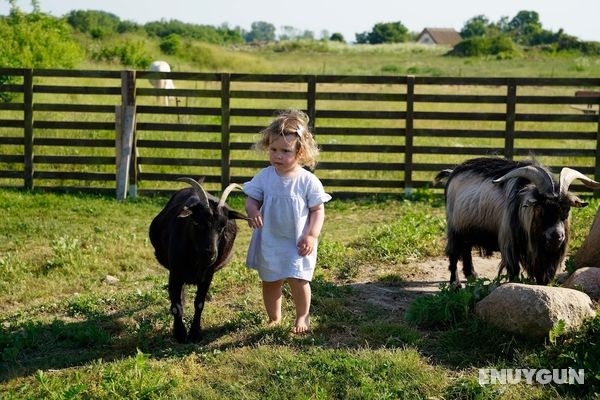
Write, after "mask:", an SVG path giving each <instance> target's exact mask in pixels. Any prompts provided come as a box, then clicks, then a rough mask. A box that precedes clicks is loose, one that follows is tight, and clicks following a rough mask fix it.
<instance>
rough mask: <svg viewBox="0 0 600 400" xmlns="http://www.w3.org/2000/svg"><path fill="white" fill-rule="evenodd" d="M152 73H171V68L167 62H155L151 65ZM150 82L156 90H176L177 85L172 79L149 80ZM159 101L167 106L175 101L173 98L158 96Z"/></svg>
mask: <svg viewBox="0 0 600 400" xmlns="http://www.w3.org/2000/svg"><path fill="white" fill-rule="evenodd" d="M150 71H154V72H171V66H170V65H169V63H167V62H166V61H153V62H152V64H150ZM149 81H150V84H151V85H152V86H153V87H154V88H155V89H175V84H173V81H172V80H171V79H149ZM157 99H158V100H159V101H160V103H161V104H162V105H165V106H168V105H169V101H175V97H173V96H158V97H157Z"/></svg>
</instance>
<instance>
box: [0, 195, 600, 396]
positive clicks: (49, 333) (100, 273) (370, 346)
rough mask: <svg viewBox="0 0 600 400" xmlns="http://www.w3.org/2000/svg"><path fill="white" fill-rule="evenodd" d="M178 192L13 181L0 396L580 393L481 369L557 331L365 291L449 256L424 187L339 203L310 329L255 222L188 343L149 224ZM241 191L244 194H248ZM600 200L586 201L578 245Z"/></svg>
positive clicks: (5, 246)
mask: <svg viewBox="0 0 600 400" xmlns="http://www.w3.org/2000/svg"><path fill="white" fill-rule="evenodd" d="M165 201H166V198H161V197H157V198H142V199H138V200H135V201H133V200H129V201H126V202H121V203H118V202H115V201H114V200H113V199H111V198H106V197H101V196H93V195H68V194H51V193H46V194H39V193H27V192H21V191H13V190H2V191H0V208H2V215H3V218H2V219H1V220H0V271H1V273H2V280H0V300H1V301H0V310H1V313H0V315H1V316H0V397H2V398H6V399H11V398H15V399H16V398H61V399H62V398H86V399H87V398H99V399H108V398H110V399H113V398H123V399H132V398H133V399H148V398H150V399H154V398H249V399H252V398H257V399H258V398H323V399H325V398H373V397H382V398H411V399H412V398H422V399H426V398H454V399H463V398H486V399H487V398H489V399H492V398H555V396H558V395H559V394H560V395H565V396H566V398H569V396H572V397H571V398H579V397H578V396H579V394H577V393H575V394H569V392H567V393H566V394H565V393H563V392H562V391H561V390H562V389H561V388H558V387H553V386H547V387H541V386H532V385H526V384H520V385H509V386H504V387H499V386H495V385H490V386H483V387H482V386H479V384H478V383H477V369H478V368H482V367H486V368H503V367H506V366H515V367H516V366H523V365H531V364H532V363H534V361H532V360H536V359H538V358H540V357H542V356H544V355H545V354H546V352H547V351H548V350H547V348H546V346H550V348H551V345H550V344H549V343H547V344H546V345H544V344H540V343H530V342H527V341H525V340H523V339H520V338H518V337H512V336H511V335H507V334H503V333H500V332H498V331H496V330H493V329H491V328H488V327H486V326H484V325H482V324H481V323H477V322H476V321H474V320H473V319H471V318H469V319H467V320H465V321H464V322H461V323H460V324H455V325H451V326H449V327H445V328H441V327H440V328H439V329H430V328H427V329H422V328H420V327H419V326H418V325H414V324H411V323H408V322H406V321H404V319H403V317H402V315H399V314H398V313H394V312H390V311H389V310H388V309H385V308H381V307H378V306H375V305H371V304H369V303H365V302H364V300H361V299H360V284H364V283H365V282H379V283H380V284H389V285H394V284H396V283H395V282H402V281H404V280H406V279H409V277H410V275H411V274H412V273H414V270H413V268H414V263H415V262H416V261H418V260H425V259H427V258H430V257H439V256H442V254H443V236H444V225H445V224H444V217H443V207H441V204H440V202H439V200H437V199H435V198H431V197H428V196H426V195H425V194H424V195H423V196H422V199H421V200H420V201H409V200H404V201H398V200H378V201H373V200H361V201H339V200H336V201H333V202H332V203H330V204H328V206H327V218H326V225H325V228H324V231H323V234H322V241H321V247H320V250H319V251H320V253H319V260H320V261H319V267H318V270H317V274H316V277H315V280H314V282H313V285H312V286H313V295H314V301H313V306H312V328H313V331H312V333H311V334H309V335H306V336H301V337H296V336H293V335H291V334H290V329H291V323H292V321H293V318H292V317H293V305H292V304H291V301H290V299H289V293H288V292H286V301H285V305H284V315H285V318H284V323H283V324H282V325H281V326H280V327H276V328H268V327H266V323H265V322H266V317H265V315H264V312H263V307H262V301H261V294H260V286H259V281H258V277H257V276H256V274H255V273H253V272H252V271H250V270H248V269H246V267H245V266H244V263H243V261H244V257H245V250H246V246H247V244H248V240H249V236H250V229H249V228H248V227H247V226H245V225H240V234H239V237H238V239H237V241H236V247H235V256H234V259H233V262H232V263H231V264H230V265H229V266H227V267H226V268H225V269H223V270H222V271H220V272H219V273H218V274H217V275H216V277H215V280H214V281H213V285H212V287H211V299H210V301H209V302H208V303H207V307H206V309H205V312H204V315H203V326H204V329H205V331H204V332H205V336H204V339H203V340H202V342H201V343H199V344H186V345H180V344H177V343H175V342H174V341H173V340H172V339H171V333H170V324H171V317H170V314H169V313H168V298H167V292H166V282H167V272H166V270H165V269H164V268H162V267H161V266H160V265H159V264H158V263H157V262H156V261H155V260H154V257H153V252H152V248H151V246H150V244H149V241H148V238H147V229H148V225H149V222H150V221H151V219H152V218H153V216H154V215H155V214H156V213H157V212H158V210H159V209H160V207H161V206H162V204H164V202H165ZM230 203H231V205H232V206H233V207H234V208H236V209H242V208H243V198H242V197H240V196H234V197H232V198H231V201H230ZM597 207H598V202H597V201H593V202H592V204H591V206H590V207H588V208H585V209H582V210H575V211H574V212H573V218H574V221H573V225H574V227H576V228H577V229H575V230H574V233H573V242H572V247H571V248H572V251H575V250H576V249H577V248H578V247H579V246H580V245H581V242H582V240H583V238H584V237H585V235H586V233H587V229H588V228H587V227H589V225H590V224H591V221H592V219H593V216H594V214H595V210H596V208H597ZM409 261H410V262H409ZM107 275H112V276H115V277H117V278H118V279H119V281H118V282H117V283H115V284H107V283H105V282H104V279H105V277H106V276H107ZM189 289H190V290H188V291H187V297H188V307H187V313H188V315H189V313H191V312H192V311H193V310H192V309H191V304H192V303H193V301H192V299H193V297H192V296H193V294H194V291H193V290H191V289H192V288H189ZM466 343H468V344H466ZM525 363H526V364H525Z"/></svg>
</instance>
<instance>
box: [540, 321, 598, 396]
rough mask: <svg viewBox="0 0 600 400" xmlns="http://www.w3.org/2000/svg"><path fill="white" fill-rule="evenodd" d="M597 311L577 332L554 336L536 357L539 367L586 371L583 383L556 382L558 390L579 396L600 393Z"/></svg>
mask: <svg viewBox="0 0 600 400" xmlns="http://www.w3.org/2000/svg"><path fill="white" fill-rule="evenodd" d="M598 338H600V312H598V313H596V316H595V317H594V318H590V319H588V320H587V321H585V322H584V324H583V326H582V327H581V328H580V329H578V330H577V331H573V332H569V333H565V334H562V335H559V336H558V337H555V338H553V340H552V341H551V342H550V344H548V345H547V346H546V348H545V349H544V351H543V353H542V354H541V355H540V357H539V367H540V368H550V367H551V368H556V369H568V368H573V369H574V370H576V371H577V370H579V369H583V370H584V371H585V385H558V388H557V389H558V391H559V392H565V393H569V394H576V395H578V397H579V398H581V397H584V396H587V395H590V396H593V395H594V394H597V393H599V392H600V374H599V372H598V371H600V340H599V339H598Z"/></svg>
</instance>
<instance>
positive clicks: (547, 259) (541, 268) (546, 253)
mask: <svg viewBox="0 0 600 400" xmlns="http://www.w3.org/2000/svg"><path fill="white" fill-rule="evenodd" d="M530 240H531V239H530ZM568 240H569V236H568V230H567V229H565V240H564V241H563V242H562V244H561V245H560V246H558V247H554V248H551V249H548V248H547V247H546V241H545V240H544V239H541V240H538V241H537V243H530V245H529V246H528V247H529V249H528V251H527V257H526V259H525V263H524V264H525V265H524V267H525V271H526V272H527V276H529V278H531V279H535V282H536V283H537V284H538V285H547V284H548V282H550V280H551V279H552V278H554V276H555V275H556V272H557V271H558V270H559V269H560V267H561V265H562V263H563V260H564V259H565V255H566V253H567V243H568Z"/></svg>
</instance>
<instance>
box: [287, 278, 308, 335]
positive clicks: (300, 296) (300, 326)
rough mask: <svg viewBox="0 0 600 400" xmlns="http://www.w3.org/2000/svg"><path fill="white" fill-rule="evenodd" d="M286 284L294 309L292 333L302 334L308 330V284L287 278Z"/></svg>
mask: <svg viewBox="0 0 600 400" xmlns="http://www.w3.org/2000/svg"><path fill="white" fill-rule="evenodd" d="M288 284H289V285H290V290H291V291H292V300H294V306H295V307H296V321H295V322H294V328H293V329H292V332H294V333H303V332H306V331H308V330H309V311H310V298H311V291H310V282H309V281H305V280H304V279H297V278H288Z"/></svg>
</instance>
